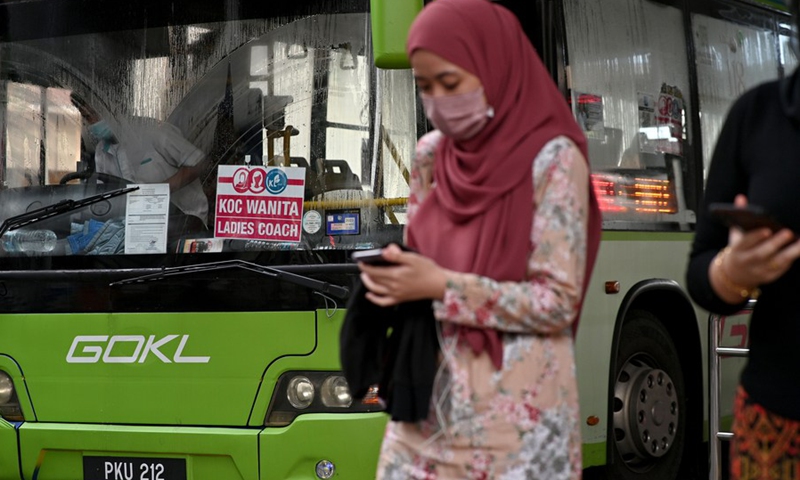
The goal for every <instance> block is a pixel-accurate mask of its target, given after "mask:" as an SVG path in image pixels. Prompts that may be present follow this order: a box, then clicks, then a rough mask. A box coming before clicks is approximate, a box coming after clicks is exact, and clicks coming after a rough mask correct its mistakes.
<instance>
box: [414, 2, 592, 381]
mask: <svg viewBox="0 0 800 480" xmlns="http://www.w3.org/2000/svg"><path fill="white" fill-rule="evenodd" d="M406 49H407V52H408V54H409V56H410V55H411V54H412V53H413V52H414V51H415V50H417V49H425V50H428V51H430V52H433V53H435V54H437V55H439V56H440V57H442V58H444V59H446V60H448V61H449V62H452V63H454V64H456V65H458V66H460V67H461V68H463V69H465V70H467V71H468V72H470V73H472V74H473V75H475V76H477V77H478V78H479V79H480V81H481V83H482V84H483V88H484V92H485V95H486V98H487V102H488V104H489V105H490V106H491V107H493V108H494V112H495V114H494V117H493V118H492V119H490V120H489V122H488V123H487V125H486V127H484V129H483V130H482V131H481V132H480V133H478V134H477V135H476V136H475V137H473V138H471V139H469V140H467V141H465V142H460V143H455V142H454V141H453V140H452V139H450V138H447V137H444V138H443V139H442V140H441V142H440V143H439V145H438V147H437V149H436V154H435V155H436V163H435V167H434V176H433V178H434V181H435V183H436V188H435V189H433V190H432V192H431V194H430V195H428V196H427V197H426V199H425V201H424V202H423V203H422V204H421V205H420V207H419V210H418V211H417V213H416V215H415V217H414V218H413V220H412V222H410V223H409V225H408V231H407V235H408V237H407V238H408V244H409V246H411V247H412V248H415V249H416V250H418V251H419V252H420V253H422V254H424V255H426V256H428V257H430V258H432V259H433V260H435V261H436V262H437V263H438V264H439V265H441V266H443V267H445V268H447V269H451V270H455V271H459V272H471V273H476V274H479V275H483V276H487V277H489V278H492V279H494V280H498V281H523V280H525V278H526V273H527V266H528V257H529V255H530V253H531V251H532V250H533V248H534V247H535V246H534V245H532V244H531V239H530V232H531V227H532V222H533V212H532V211H531V209H532V202H533V198H534V197H533V178H532V169H533V161H534V159H535V157H536V156H537V155H538V153H539V151H540V150H541V149H542V147H544V145H545V144H546V143H547V142H549V141H550V140H552V139H553V138H555V137H557V136H559V135H564V136H567V137H569V138H570V139H571V140H572V141H573V142H575V144H576V145H577V146H578V148H579V149H580V151H581V152H582V153H583V155H584V157H587V151H586V139H585V137H584V136H583V132H581V130H580V127H579V126H578V125H577V123H576V122H575V120H574V118H573V117H572V113H571V112H570V110H569V107H568V106H567V103H566V102H565V101H564V98H563V96H562V95H561V93H560V92H559V90H558V88H557V87H556V85H555V84H554V83H553V81H552V80H551V78H550V75H549V73H548V72H547V70H546V68H545V67H544V65H543V64H542V62H541V60H540V59H539V57H538V55H537V54H536V52H535V50H534V49H533V46H532V45H531V43H530V41H529V40H528V38H527V37H526V36H525V33H524V32H523V30H522V28H521V27H520V25H519V22H518V20H517V18H516V17H515V16H514V14H512V13H511V12H509V11H508V10H506V9H505V8H503V7H501V6H499V5H496V4H493V3H491V2H489V1H488V0H435V1H433V2H432V3H429V4H428V5H427V6H426V7H425V8H424V9H423V10H422V12H421V13H420V14H419V15H418V16H417V18H416V19H415V20H414V23H413V24H412V25H411V30H410V32H409V36H408V44H407V47H406ZM589 194H590V200H591V201H590V212H589V213H590V216H589V231H588V236H587V239H588V251H587V262H586V276H585V280H584V292H583V294H585V291H586V287H585V285H586V284H588V282H589V277H590V275H591V270H592V267H593V265H594V260H595V256H596V252H597V248H598V245H599V239H600V210H599V208H598V206H597V200H596V198H595V196H594V190H593V189H592V188H591V185H590V187H589ZM582 298H583V295H582V296H581V299H582ZM581 302H582V300H581ZM576 322H577V318H576ZM459 335H461V336H462V338H464V339H466V340H467V341H468V342H469V344H470V345H471V347H472V349H473V350H474V351H475V353H476V354H478V353H480V352H481V351H484V350H485V351H487V353H488V354H489V355H490V357H491V358H492V361H493V363H494V365H495V366H496V367H497V368H498V369H499V368H500V367H501V366H502V358H503V354H502V341H501V339H500V333H499V332H498V331H497V330H493V329H480V328H467V327H461V330H460V331H459Z"/></svg>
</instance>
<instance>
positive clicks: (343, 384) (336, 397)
mask: <svg viewBox="0 0 800 480" xmlns="http://www.w3.org/2000/svg"><path fill="white" fill-rule="evenodd" d="M321 390H322V391H321V395H322V404H323V405H325V406H326V407H339V408H347V407H349V406H350V405H351V404H352V403H353V397H352V396H350V388H349V387H348V386H347V380H346V379H345V378H344V377H342V376H339V375H332V376H330V377H328V378H326V379H325V381H324V382H322V389H321Z"/></svg>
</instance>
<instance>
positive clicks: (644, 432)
mask: <svg viewBox="0 0 800 480" xmlns="http://www.w3.org/2000/svg"><path fill="white" fill-rule="evenodd" d="M678 393H679V392H676V391H675V387H674V385H673V383H672V379H671V378H670V376H669V375H668V374H667V373H666V372H665V371H663V370H659V369H658V368H654V367H651V366H650V365H647V364H646V363H644V362H642V361H641V360H639V359H636V358H633V359H631V360H629V361H628V362H627V363H626V364H625V366H624V367H623V368H622V370H621V372H620V374H619V376H618V377H617V381H616V384H615V385H614V438H615V441H616V445H617V451H618V452H619V454H620V455H621V457H622V458H623V460H624V461H625V462H626V463H627V464H628V465H629V466H631V467H641V466H643V465H647V464H648V463H650V462H652V461H654V460H656V459H658V458H660V457H663V456H664V455H666V453H667V452H668V451H669V450H670V448H671V447H672V444H673V443H674V440H675V435H676V434H677V429H678V418H679V414H680V412H679V411H678Z"/></svg>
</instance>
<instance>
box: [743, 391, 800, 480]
mask: <svg viewBox="0 0 800 480" xmlns="http://www.w3.org/2000/svg"><path fill="white" fill-rule="evenodd" d="M733 433H734V439H733V441H732V442H731V480H778V479H780V480H800V421H796V420H790V419H787V418H784V417H781V416H778V415H775V414H774V413H771V412H769V411H767V410H766V409H764V407H762V406H761V405H759V404H757V403H755V402H753V400H752V399H750V397H749V396H748V395H747V392H745V391H744V389H743V388H742V387H741V386H740V387H739V388H738V390H737V392H736V398H735V400H734V404H733Z"/></svg>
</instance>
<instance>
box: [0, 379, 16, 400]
mask: <svg viewBox="0 0 800 480" xmlns="http://www.w3.org/2000/svg"><path fill="white" fill-rule="evenodd" d="M12 398H14V382H12V381H11V377H9V376H8V374H7V373H6V372H3V371H0V406H2V405H5V404H7V403H9V402H11V399H12Z"/></svg>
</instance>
